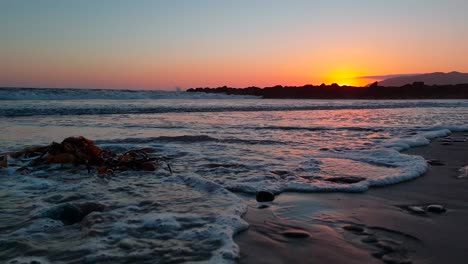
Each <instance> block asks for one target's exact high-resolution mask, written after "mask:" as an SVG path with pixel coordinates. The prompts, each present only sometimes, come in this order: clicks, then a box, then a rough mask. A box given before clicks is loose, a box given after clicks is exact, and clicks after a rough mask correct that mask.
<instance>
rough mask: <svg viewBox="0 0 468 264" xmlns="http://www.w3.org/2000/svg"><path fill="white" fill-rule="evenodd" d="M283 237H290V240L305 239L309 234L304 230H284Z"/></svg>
mask: <svg viewBox="0 0 468 264" xmlns="http://www.w3.org/2000/svg"><path fill="white" fill-rule="evenodd" d="M282 234H283V236H286V237H291V238H307V237H309V236H310V234H309V233H308V232H306V231H304V230H300V229H290V230H286V231H284V232H283V233H282Z"/></svg>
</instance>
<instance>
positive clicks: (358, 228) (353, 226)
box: [343, 225, 364, 233]
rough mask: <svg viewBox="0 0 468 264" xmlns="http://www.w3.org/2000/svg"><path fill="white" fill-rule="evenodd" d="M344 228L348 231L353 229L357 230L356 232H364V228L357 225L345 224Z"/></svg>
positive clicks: (353, 230)
mask: <svg viewBox="0 0 468 264" xmlns="http://www.w3.org/2000/svg"><path fill="white" fill-rule="evenodd" d="M343 229H344V230H346V231H351V232H356V233H362V232H364V228H362V227H360V226H356V225H345V226H343Z"/></svg>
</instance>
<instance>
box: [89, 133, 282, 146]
mask: <svg viewBox="0 0 468 264" xmlns="http://www.w3.org/2000/svg"><path fill="white" fill-rule="evenodd" d="M154 142H164V143H171V142H177V143H203V142H218V143H229V144H251V145H257V144H258V145H272V144H286V143H285V142H278V141H274V140H255V139H240V138H224V139H219V138H215V137H211V136H207V135H183V136H172V137H171V136H160V137H145V138H124V139H111V140H97V141H96V143H98V144H148V143H154Z"/></svg>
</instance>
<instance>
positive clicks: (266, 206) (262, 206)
mask: <svg viewBox="0 0 468 264" xmlns="http://www.w3.org/2000/svg"><path fill="white" fill-rule="evenodd" d="M268 207H270V206H269V205H268V204H260V205H258V206H257V208H258V209H265V208H268Z"/></svg>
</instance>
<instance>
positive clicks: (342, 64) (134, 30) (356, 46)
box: [0, 0, 468, 90]
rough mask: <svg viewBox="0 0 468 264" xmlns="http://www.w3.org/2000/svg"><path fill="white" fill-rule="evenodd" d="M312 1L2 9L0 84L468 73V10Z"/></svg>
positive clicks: (202, 82)
mask: <svg viewBox="0 0 468 264" xmlns="http://www.w3.org/2000/svg"><path fill="white" fill-rule="evenodd" d="M311 2H312V1H291V3H288V4H285V2H281V1H278V2H277V1H271V2H268V4H265V2H264V1H259V0H258V1H239V2H235V3H234V2H233V3H219V2H217V1H208V0H206V1H200V2H199V3H197V4H196V5H195V4H193V3H192V4H191V3H185V4H183V5H182V4H180V3H166V2H159V1H145V0H140V1H135V2H125V1H122V2H121V1H102V2H99V3H95V2H94V1H87V0H84V1H79V2H76V3H72V2H69V3H63V2H59V3H60V4H57V2H56V1H52V0H44V1H41V3H40V4H39V3H28V4H27V5H26V4H25V3H22V1H11V2H10V3H5V2H2V3H0V17H2V19H5V21H4V22H5V23H2V26H1V27H0V33H1V36H2V45H1V46H0V61H1V62H2V63H1V64H0V86H28V87H76V88H128V89H170V90H172V89H175V87H182V88H190V87H202V86H203V87H204V86H222V85H228V86H234V87H246V86H252V85H255V86H272V85H277V84H281V85H304V84H317V85H318V84H321V83H327V84H330V83H338V84H341V85H343V84H348V85H366V84H368V83H371V82H373V81H374V80H372V79H360V78H357V77H359V76H373V75H387V74H408V73H427V72H435V71H444V72H448V71H461V72H468V34H466V32H467V28H466V19H465V14H464V12H463V10H466V9H468V4H467V2H466V1H457V0H453V2H452V3H449V2H451V1H444V2H441V1H439V2H436V1H419V0H415V1H411V2H408V1H400V0H396V1H392V3H376V1H366V0H359V1H356V2H353V4H350V3H349V1H347V2H345V1H336V0H330V1H327V3H311ZM455 2H457V5H454V3H455ZM462 6H463V7H466V8H461V7H462Z"/></svg>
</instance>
